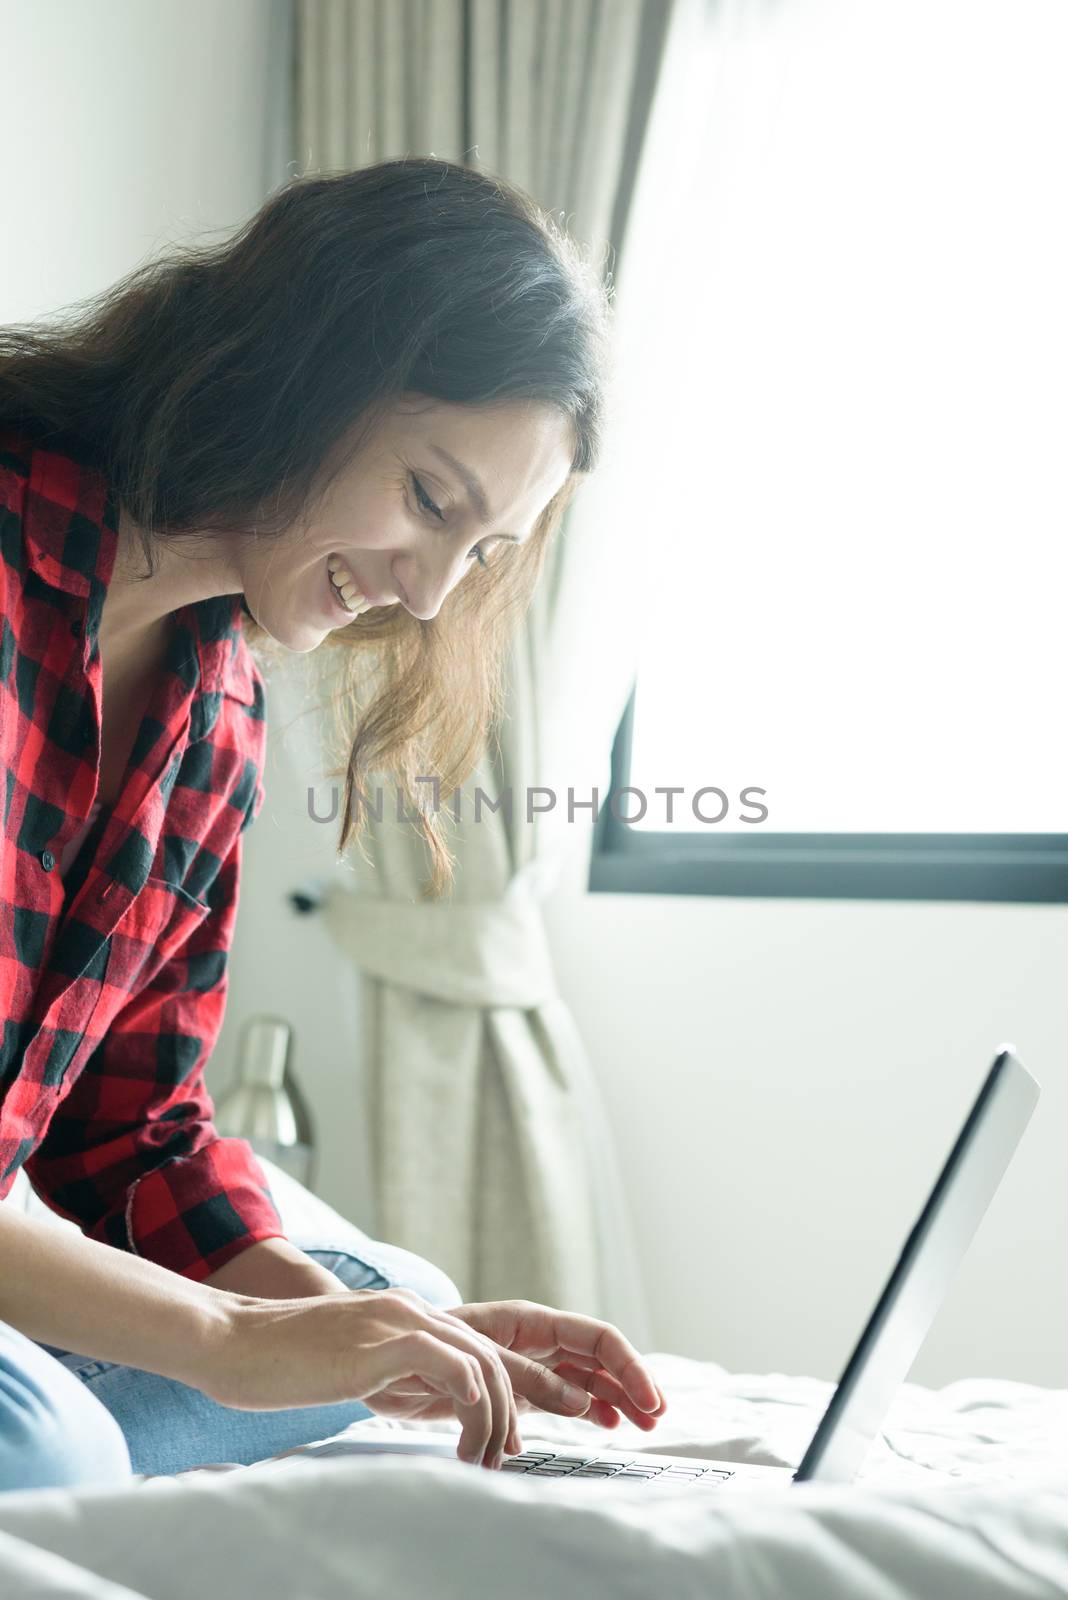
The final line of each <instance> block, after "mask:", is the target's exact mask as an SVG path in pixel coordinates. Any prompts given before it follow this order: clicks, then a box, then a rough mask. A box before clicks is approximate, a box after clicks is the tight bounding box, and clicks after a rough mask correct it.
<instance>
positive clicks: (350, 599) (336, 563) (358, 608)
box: [326, 556, 371, 617]
mask: <svg viewBox="0 0 1068 1600" xmlns="http://www.w3.org/2000/svg"><path fill="white" fill-rule="evenodd" d="M326 564H327V567H328V568H329V571H330V583H331V585H332V587H333V590H334V593H335V594H336V595H337V596H338V598H339V599H340V600H341V601H342V603H343V604H344V606H345V608H346V610H348V611H351V612H352V614H353V616H357V617H358V616H362V614H363V613H364V612H365V611H370V609H371V608H370V606H369V605H368V604H367V601H366V600H365V598H364V595H363V592H362V590H360V589H358V588H357V587H356V584H355V582H354V580H353V576H352V573H351V572H350V571H349V569H348V567H347V566H346V565H345V563H344V562H343V561H341V560H339V559H338V557H337V556H331V557H330V558H329V560H328V561H327V563H326Z"/></svg>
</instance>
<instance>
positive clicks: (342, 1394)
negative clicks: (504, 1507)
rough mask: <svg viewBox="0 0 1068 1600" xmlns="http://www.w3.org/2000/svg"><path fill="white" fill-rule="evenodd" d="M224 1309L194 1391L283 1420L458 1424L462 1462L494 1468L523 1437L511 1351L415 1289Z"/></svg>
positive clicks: (235, 1301)
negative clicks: (355, 1413)
mask: <svg viewBox="0 0 1068 1600" xmlns="http://www.w3.org/2000/svg"><path fill="white" fill-rule="evenodd" d="M225 1300H226V1301H227V1302H228V1310H227V1316H226V1320H225V1330H224V1331H223V1332H222V1333H221V1334H220V1336H219V1338H218V1339H217V1340H216V1342H215V1344H214V1346H213V1349H212V1354H211V1356H210V1358H209V1363H208V1366H209V1370H208V1371H207V1372H205V1373H198V1374H197V1377H196V1380H195V1381H196V1385H197V1387H198V1388H200V1389H201V1390H202V1391H203V1392H204V1393H205V1394H206V1395H208V1396H209V1398H211V1399H213V1400H216V1401H218V1403H219V1404H220V1405H224V1406H233V1407H234V1408H235V1409H237V1410H238V1411H280V1410H284V1409H286V1408H287V1407H289V1406H315V1405H331V1404H333V1403H334V1402H336V1401H339V1400H362V1401H363V1403H364V1405H366V1406H367V1407H368V1408H369V1409H370V1410H371V1411H376V1412H380V1413H381V1414H382V1415H383V1416H388V1417H402V1418H405V1419H412V1418H431V1417H447V1416H452V1415H455V1416H456V1417H458V1418H459V1420H460V1423H461V1424H462V1431H461V1435H460V1443H459V1447H458V1450H457V1454H458V1455H459V1456H460V1457H461V1459H462V1460H464V1461H472V1462H479V1463H481V1464H482V1465H483V1466H487V1467H492V1466H499V1465H500V1460H501V1456H502V1454H503V1452H504V1450H505V1448H506V1446H507V1441H508V1440H509V1439H510V1438H514V1437H517V1434H516V1428H517V1424H518V1418H517V1411H516V1401H515V1397H514V1395H513V1393H512V1386H511V1383H510V1381H509V1377H508V1373H507V1371H506V1370H505V1365H504V1363H505V1360H506V1359H509V1358H508V1357H506V1354H505V1352H504V1351H502V1350H501V1349H499V1348H498V1346H497V1345H496V1344H495V1343H494V1341H493V1339H492V1337H490V1336H488V1335H485V1334H483V1333H481V1332H479V1331H478V1329H477V1328H475V1327H473V1326H470V1325H468V1324H467V1323H466V1322H465V1321H463V1320H461V1318H460V1317H458V1316H455V1315H453V1314H451V1313H450V1312H447V1311H439V1310H438V1309H437V1308H436V1307H434V1306H432V1305H430V1304H429V1302H428V1301H426V1300H423V1299H422V1298H421V1296H419V1295H417V1294H415V1293H413V1291H412V1290H410V1289H346V1290H345V1291H344V1292H343V1293H341V1294H320V1295H313V1296H310V1297H308V1298H301V1299H296V1300H260V1299H254V1298H251V1297H249V1298H246V1297H241V1298H238V1297H236V1296H233V1297H231V1296H229V1295H226V1296H225ZM510 1303H511V1302H509V1304H510ZM462 1309H464V1310H470V1309H472V1308H470V1307H464V1308H462ZM474 1309H476V1310H479V1309H482V1308H479V1307H475V1308H474ZM490 1309H492V1308H490ZM538 1309H540V1308H538ZM511 1359H514V1358H511ZM546 1380H547V1381H555V1380H552V1378H551V1374H546Z"/></svg>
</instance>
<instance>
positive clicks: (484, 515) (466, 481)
mask: <svg viewBox="0 0 1068 1600" xmlns="http://www.w3.org/2000/svg"><path fill="white" fill-rule="evenodd" d="M430 449H431V450H433V451H434V453H435V454H436V455H439V456H440V457H441V459H442V460H443V461H445V462H446V463H447V464H448V465H449V466H450V467H451V468H452V470H453V471H454V472H455V474H456V476H457V477H458V478H459V480H460V482H461V483H462V484H463V486H464V488H465V489H466V490H467V497H468V499H469V500H470V502H471V504H472V505H473V506H474V508H475V512H476V514H477V516H478V520H479V522H481V523H483V525H484V524H486V523H488V522H492V521H493V517H492V515H491V513H490V508H489V501H488V500H487V499H486V491H485V489H483V487H482V484H481V483H480V482H479V480H478V479H477V478H476V477H475V474H474V473H473V472H472V471H471V468H470V467H465V466H464V464H463V462H462V461H457V459H456V457H455V456H454V455H451V454H450V453H449V451H448V450H445V449H443V448H442V446H441V445H440V444H432V445H431V446H430ZM494 538H495V539H508V540H509V541H510V542H511V543H512V544H522V542H523V541H522V540H521V539H520V538H518V537H517V536H516V535H515V534H514V533H497V534H494Z"/></svg>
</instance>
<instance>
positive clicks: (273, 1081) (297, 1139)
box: [213, 1016, 315, 1189]
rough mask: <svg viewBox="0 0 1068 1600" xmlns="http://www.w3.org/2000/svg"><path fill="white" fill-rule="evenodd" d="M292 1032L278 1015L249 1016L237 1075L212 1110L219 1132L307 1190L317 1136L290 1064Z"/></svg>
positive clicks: (311, 1173) (239, 1048)
mask: <svg viewBox="0 0 1068 1600" xmlns="http://www.w3.org/2000/svg"><path fill="white" fill-rule="evenodd" d="M292 1038H293V1030H292V1028H291V1027H290V1025H289V1023H288V1022H286V1021H285V1020H284V1019H283V1018H282V1017H270V1016H260V1017H250V1018H249V1020H248V1021H247V1022H246V1023H245V1026H244V1028H243V1029H242V1033H241V1041H240V1044H239V1046H238V1052H237V1076H236V1080H235V1082H234V1085H233V1088H231V1089H230V1090H229V1091H228V1092H227V1093H226V1094H224V1095H223V1096H222V1098H221V1099H220V1100H219V1101H218V1103H217V1105H216V1107H215V1116H214V1119H213V1120H214V1122H215V1126H216V1128H217V1129H218V1131H219V1132H220V1133H221V1134H227V1135H231V1136H236V1137H237V1138H239V1139H247V1140H248V1142H249V1144H250V1145H251V1146H252V1148H253V1150H255V1151H256V1153H257V1155H263V1156H266V1157H267V1159H268V1160H269V1161H273V1162H274V1164H275V1165H276V1166H278V1167H281V1168H282V1170H283V1171H284V1172H288V1173H289V1174H290V1175H291V1176H292V1177H294V1178H296V1179H297V1181H298V1182H299V1183H302V1184H304V1186H305V1188H308V1189H310V1188H312V1175H313V1166H314V1159H315V1136H314V1132H313V1129H312V1123H311V1118H310V1116H309V1113H308V1107H307V1104H306V1102H305V1100H304V1096H303V1095H302V1094H301V1091H300V1088H299V1086H298V1084H297V1082H296V1080H295V1078H294V1076H293V1070H292V1065H291V1062H290V1055H291V1046H292Z"/></svg>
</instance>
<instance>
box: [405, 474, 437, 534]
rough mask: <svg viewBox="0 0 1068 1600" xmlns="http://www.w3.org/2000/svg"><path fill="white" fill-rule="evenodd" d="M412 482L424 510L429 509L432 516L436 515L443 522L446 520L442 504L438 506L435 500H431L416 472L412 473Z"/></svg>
mask: <svg viewBox="0 0 1068 1600" xmlns="http://www.w3.org/2000/svg"><path fill="white" fill-rule="evenodd" d="M412 482H413V484H414V485H415V494H416V499H417V500H418V501H419V504H420V505H421V506H422V508H423V510H424V511H429V512H430V514H431V515H432V516H435V517H437V518H438V519H439V520H440V521H441V522H444V521H445V515H444V512H443V511H442V510H441V508H440V506H436V505H435V504H434V502H433V500H431V498H430V496H429V495H428V494H427V492H426V490H425V489H424V488H423V485H422V484H421V483H420V482H419V479H418V478H417V477H416V475H415V473H414V472H413V473H412Z"/></svg>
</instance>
